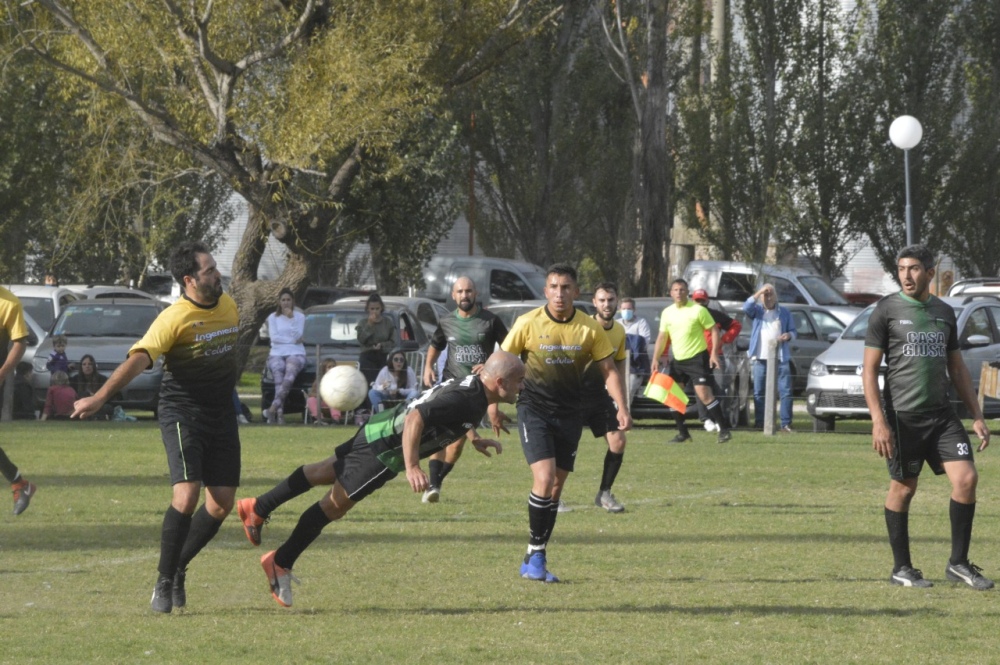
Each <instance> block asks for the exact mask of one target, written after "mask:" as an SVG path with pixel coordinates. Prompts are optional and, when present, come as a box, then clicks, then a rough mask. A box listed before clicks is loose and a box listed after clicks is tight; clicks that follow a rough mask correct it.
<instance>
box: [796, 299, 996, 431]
mask: <svg viewBox="0 0 1000 665" xmlns="http://www.w3.org/2000/svg"><path fill="white" fill-rule="evenodd" d="M942 300H944V301H945V302H946V303H948V304H949V305H951V306H952V308H953V309H954V310H955V318H957V319H958V339H959V344H960V347H961V351H962V359H963V360H964V361H965V364H966V366H967V367H968V368H969V374H970V375H971V377H972V387H973V388H974V389H976V390H977V391H978V390H979V377H980V375H981V373H982V364H983V362H984V361H995V360H997V358H1000V298H996V297H993V296H969V297H966V298H942ZM874 309H875V305H870V306H868V307H867V308H865V310H864V311H862V312H861V314H860V315H858V318H856V319H855V320H854V322H853V323H852V324H851V325H849V326H848V327H847V329H846V330H845V331H844V332H843V334H841V336H840V338H839V339H838V340H837V341H836V342H834V343H833V345H832V346H831V347H830V348H829V349H827V350H826V351H825V352H824V353H822V354H820V355H819V356H818V357H817V358H816V360H814V361H813V363H812V366H811V367H810V368H809V381H808V384H807V387H806V409H807V410H808V411H809V415H811V416H812V417H813V428H814V430H815V431H832V430H833V429H834V428H835V423H836V421H837V420H842V419H847V418H857V419H869V418H870V414H869V411H868V403H867V402H866V401H865V394H864V388H863V386H862V384H861V367H862V362H863V360H864V348H865V335H866V334H867V332H868V319H869V318H871V314H872V311H874ZM878 380H879V388H882V387H884V383H885V365H884V362H883V367H882V370H881V371H880V372H879V379H878ZM952 401H953V402H954V403H955V407H956V409H958V412H959V414H964V413H965V406H964V405H963V404H962V403H961V402H960V401H959V400H958V397H957V396H956V395H955V394H954V391H952ZM983 410H984V412H985V414H986V417H987V418H996V417H1000V400H996V399H992V398H987V399H986V400H985V403H984V405H983Z"/></svg>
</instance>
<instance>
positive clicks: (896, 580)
mask: <svg viewBox="0 0 1000 665" xmlns="http://www.w3.org/2000/svg"><path fill="white" fill-rule="evenodd" d="M889 581H890V582H891V583H893V584H895V585H896V586H912V587H918V588H920V589H926V588H928V587H932V586H934V585H933V584H932V583H931V581H930V580H925V579H924V575H923V573H921V572H920V571H919V570H917V569H916V568H911V567H909V566H903V567H901V568H900V569H899V570H897V571H896V572H894V573H893V574H892V575H890V576H889Z"/></svg>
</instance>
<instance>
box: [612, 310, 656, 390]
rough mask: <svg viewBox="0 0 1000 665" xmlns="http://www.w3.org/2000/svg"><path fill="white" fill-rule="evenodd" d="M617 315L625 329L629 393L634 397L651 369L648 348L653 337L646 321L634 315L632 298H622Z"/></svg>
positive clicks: (647, 377)
mask: <svg viewBox="0 0 1000 665" xmlns="http://www.w3.org/2000/svg"><path fill="white" fill-rule="evenodd" d="M618 315H619V318H618V320H619V321H621V324H622V325H623V326H624V327H625V347H626V348H627V349H628V350H629V393H630V394H631V395H632V396H633V397H635V395H636V394H637V393H638V392H639V391H640V390H642V387H643V385H644V384H645V383H646V380H647V379H649V375H650V372H651V368H652V365H651V364H650V361H649V348H650V346H651V345H652V343H653V335H652V333H651V332H650V330H649V323H648V322H647V321H646V319H644V318H642V317H641V316H638V315H637V314H636V311H635V300H633V299H632V298H622V300H621V305H619V308H618Z"/></svg>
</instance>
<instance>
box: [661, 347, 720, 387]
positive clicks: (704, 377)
mask: <svg viewBox="0 0 1000 665" xmlns="http://www.w3.org/2000/svg"><path fill="white" fill-rule="evenodd" d="M668 376H669V377H670V378H671V379H673V380H674V381H676V382H677V383H680V384H683V385H688V384H691V385H695V386H714V385H715V377H713V376H712V368H711V367H709V366H708V351H702V352H701V353H699V354H697V355H694V356H691V357H690V358H688V359H686V360H677V359H676V358H675V359H673V360H671V361H670V372H668Z"/></svg>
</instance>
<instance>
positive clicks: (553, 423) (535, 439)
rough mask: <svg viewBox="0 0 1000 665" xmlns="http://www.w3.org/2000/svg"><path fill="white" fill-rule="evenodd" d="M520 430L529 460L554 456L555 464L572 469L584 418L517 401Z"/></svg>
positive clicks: (532, 461) (529, 462)
mask: <svg viewBox="0 0 1000 665" xmlns="http://www.w3.org/2000/svg"><path fill="white" fill-rule="evenodd" d="M517 431H518V435H519V436H520V437H521V450H523V451H524V458H525V459H526V460H527V461H528V464H534V463H535V462H539V461H541V460H543V459H552V458H555V460H556V468H558V469H562V470H563V471H572V470H573V462H574V461H575V460H576V449H577V448H578V447H579V445H580V435H581V434H583V420H582V418H580V416H579V414H576V413H573V414H572V415H569V416H558V415H555V414H549V413H541V412H540V411H538V410H536V409H534V408H532V407H529V406H527V405H523V404H518V405H517Z"/></svg>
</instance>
